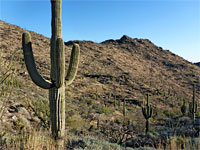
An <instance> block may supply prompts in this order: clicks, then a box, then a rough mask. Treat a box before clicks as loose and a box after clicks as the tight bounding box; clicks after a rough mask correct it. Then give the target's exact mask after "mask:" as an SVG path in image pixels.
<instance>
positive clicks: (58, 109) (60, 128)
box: [22, 0, 80, 144]
mask: <svg viewBox="0 0 200 150" xmlns="http://www.w3.org/2000/svg"><path fill="white" fill-rule="evenodd" d="M61 3H62V0H51V8H52V9H51V11H52V20H51V27H52V36H51V51H50V57H51V74H50V78H51V81H46V80H45V79H44V78H43V77H42V76H41V75H40V74H39V73H38V71H37V69H36V65H35V60H34V57H33V52H32V43H31V37H30V34H29V33H28V32H25V33H23V35H22V47H23V53H24V59H25V63H26V67H27V70H28V72H29V75H30V77H31V79H32V80H33V82H34V83H35V84H36V85H38V86H39V87H41V88H44V89H49V103H50V117H51V130H52V135H53V138H54V139H55V140H56V142H57V143H58V144H59V143H62V142H63V140H62V139H63V137H64V131H65V85H70V84H71V83H72V81H73V80H74V78H75V76H76V73H77V69H78V63H79V55H80V48H79V45H77V44H74V45H73V48H72V52H71V58H70V63H69V68H68V71H67V75H66V77H65V50H64V41H63V39H62V25H61ZM65 80H66V81H65Z"/></svg>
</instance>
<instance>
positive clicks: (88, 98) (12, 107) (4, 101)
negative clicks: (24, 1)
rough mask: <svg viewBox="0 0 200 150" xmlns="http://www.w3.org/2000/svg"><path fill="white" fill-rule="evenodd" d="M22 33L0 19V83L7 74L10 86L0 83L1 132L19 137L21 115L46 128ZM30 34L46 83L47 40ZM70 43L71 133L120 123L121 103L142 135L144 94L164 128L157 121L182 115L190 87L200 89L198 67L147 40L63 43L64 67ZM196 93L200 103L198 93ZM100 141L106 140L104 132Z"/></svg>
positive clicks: (44, 104) (42, 96)
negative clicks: (74, 55)
mask: <svg viewBox="0 0 200 150" xmlns="http://www.w3.org/2000/svg"><path fill="white" fill-rule="evenodd" d="M24 31H25V30H24V29H22V28H20V27H18V26H16V25H11V24H8V23H6V22H3V21H0V82H1V81H3V80H4V78H1V77H3V76H6V75H8V77H7V76H6V80H8V81H7V82H6V84H8V85H10V86H6V87H3V84H2V85H0V88H2V89H3V88H4V91H6V90H7V91H6V92H4V93H3V92H2V91H3V90H2V91H1V90H0V92H1V95H0V104H1V105H0V108H1V110H2V111H0V112H1V114H0V117H1V127H0V130H1V131H2V132H3V131H5V129H6V130H8V131H9V132H8V133H7V134H9V133H10V134H13V133H17V132H16V130H19V129H16V128H14V127H15V126H16V124H17V125H18V126H20V125H21V124H19V118H20V117H21V118H23V119H22V120H23V121H22V122H26V123H25V125H24V124H23V123H22V124H23V128H26V127H27V126H28V128H35V127H41V126H43V127H47V128H48V126H49V119H48V116H49V110H48V90H44V89H41V88H39V87H37V86H36V85H35V84H34V83H33V82H32V81H31V79H30V77H29V75H28V73H27V70H26V68H25V64H24V58H23V51H22V44H21V43H22V33H23V32H24ZM29 32H30V34H31V37H32V42H33V53H34V57H35V61H36V65H37V68H38V71H39V72H40V73H41V74H42V75H43V76H44V77H45V78H46V79H49V77H50V39H49V38H47V37H44V36H43V35H41V34H37V33H35V32H31V31H29ZM73 42H75V43H78V44H79V45H80V49H81V57H80V65H79V69H78V73H77V76H76V79H75V80H74V82H73V84H71V85H70V86H69V87H66V117H67V118H66V129H67V131H69V132H73V133H74V132H75V131H74V130H76V132H75V133H77V132H78V133H79V134H82V132H84V133H85V132H87V133H88V134H90V130H91V128H92V127H93V126H95V125H96V124H95V121H96V120H100V123H102V124H103V123H104V121H114V122H116V120H118V121H119V122H122V120H123V119H122V118H123V111H122V109H123V105H125V106H124V107H125V109H126V119H127V120H129V121H131V122H133V124H134V126H135V133H138V134H139V133H142V132H144V128H145V124H144V122H145V119H144V117H143V115H142V111H141V106H142V105H143V101H144V100H146V94H149V95H150V103H151V105H152V107H153V110H154V113H153V118H152V120H151V121H152V124H154V125H152V130H154V129H155V128H162V126H161V125H160V124H159V121H160V120H161V119H162V120H164V122H165V121H166V120H169V119H172V118H176V117H178V116H181V109H180V107H181V105H182V103H183V101H185V102H187V103H188V102H191V101H192V96H193V84H195V85H200V80H199V79H200V67H198V66H197V65H195V64H192V63H191V62H188V61H187V60H185V59H184V58H182V57H180V56H178V55H176V54H174V53H172V52H171V51H169V50H164V49H163V48H162V47H159V46H157V45H155V44H153V43H152V42H151V41H150V40H148V39H138V38H132V37H128V36H127V35H123V36H122V37H121V38H120V39H117V40H113V39H111V40H106V41H103V42H101V43H95V42H92V41H66V42H65V50H66V68H67V67H68V64H69V58H70V52H71V47H72V43H73ZM195 94H196V99H197V100H199V98H200V95H199V92H198V90H196V91H195ZM124 101H125V103H124ZM198 104H199V105H200V102H198ZM115 105H117V106H115ZM197 112H200V109H198V111H197ZM33 114H34V115H33ZM197 115H199V116H200V114H199V113H197ZM89 129H90V130H89ZM91 132H92V131H91ZM91 134H92V135H94V133H93V132H92V133H91ZM101 137H103V138H106V136H105V135H104V134H103V135H101Z"/></svg>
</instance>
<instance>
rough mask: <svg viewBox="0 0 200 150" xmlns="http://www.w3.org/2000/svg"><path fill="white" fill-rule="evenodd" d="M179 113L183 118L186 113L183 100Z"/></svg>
mask: <svg viewBox="0 0 200 150" xmlns="http://www.w3.org/2000/svg"><path fill="white" fill-rule="evenodd" d="M181 113H182V115H183V116H184V115H185V113H186V104H185V100H184V101H183V104H182V106H181Z"/></svg>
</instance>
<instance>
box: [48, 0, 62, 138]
mask: <svg viewBox="0 0 200 150" xmlns="http://www.w3.org/2000/svg"><path fill="white" fill-rule="evenodd" d="M51 10H52V13H51V15H52V20H51V26H52V28H51V30H52V36H51V51H50V56H51V75H50V77H51V80H52V82H53V83H56V86H55V87H53V88H51V89H49V103H50V117H51V130H52V135H53V136H54V138H55V139H56V140H62V138H63V136H64V130H65V86H64V76H65V69H64V68H65V57H64V56H65V55H64V46H63V41H62V39H59V40H57V38H61V37H62V25H61V0H51ZM56 42H57V43H56ZM56 47H60V48H56ZM57 50H59V51H60V52H59V51H57Z"/></svg>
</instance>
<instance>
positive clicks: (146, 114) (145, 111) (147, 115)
mask: <svg viewBox="0 0 200 150" xmlns="http://www.w3.org/2000/svg"><path fill="white" fill-rule="evenodd" d="M142 113H143V116H144V118H145V119H146V134H147V133H148V132H149V118H151V116H152V107H151V105H149V95H148V94H147V103H146V107H142Z"/></svg>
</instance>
